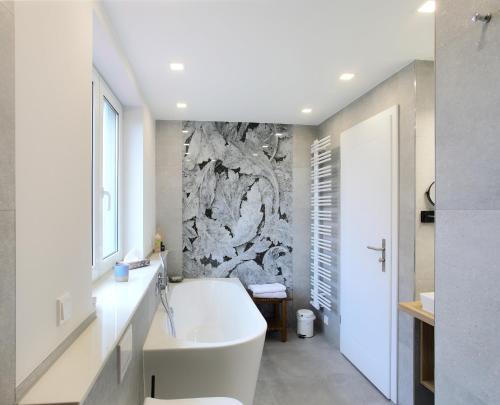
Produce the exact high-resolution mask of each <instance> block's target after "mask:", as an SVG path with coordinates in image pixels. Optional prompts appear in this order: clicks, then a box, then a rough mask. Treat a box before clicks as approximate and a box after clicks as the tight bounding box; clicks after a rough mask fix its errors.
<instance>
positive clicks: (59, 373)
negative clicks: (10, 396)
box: [19, 254, 160, 405]
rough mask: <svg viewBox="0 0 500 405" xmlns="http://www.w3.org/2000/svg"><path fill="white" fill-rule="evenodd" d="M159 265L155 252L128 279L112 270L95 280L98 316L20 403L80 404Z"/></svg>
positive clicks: (31, 404)
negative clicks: (119, 278) (118, 279)
mask: <svg viewBox="0 0 500 405" xmlns="http://www.w3.org/2000/svg"><path fill="white" fill-rule="evenodd" d="M159 268H160V260H159V258H158V254H155V255H153V257H151V265H149V266H148V267H143V268H141V269H137V270H131V271H130V277H129V281H128V282H127V283H117V282H115V281H114V276H113V272H110V274H108V275H105V276H104V277H103V278H102V279H101V280H99V281H97V283H96V285H95V287H94V290H93V294H92V295H93V296H94V297H97V318H96V320H95V321H93V322H92V323H91V324H90V325H89V326H88V327H87V329H85V330H84V331H83V332H82V334H81V335H80V336H79V337H78V338H77V339H76V340H75V341H74V342H73V344H72V345H71V346H70V347H69V348H68V349H67V350H66V351H65V352H64V353H63V354H62V355H61V357H59V358H58V359H57V361H56V362H55V363H54V364H53V365H52V366H51V367H50V368H49V370H48V371H47V372H46V373H45V374H44V375H43V376H42V377H41V378H40V379H39V380H38V381H37V382H36V384H35V385H34V386H33V387H32V388H31V389H30V390H29V391H28V392H27V394H26V395H25V396H24V397H23V398H22V399H21V400H20V401H19V405H35V404H36V405H38V404H80V403H81V402H82V401H83V400H84V399H85V398H86V397H87V395H88V393H89V392H90V390H91V388H92V386H93V385H94V383H95V381H96V379H97V377H98V375H99V373H100V372H101V370H102V368H103V367H104V364H105V363H106V361H107V360H108V358H109V356H110V355H111V353H112V351H113V350H114V349H115V347H116V346H117V344H118V342H119V340H120V338H121V337H122V335H123V333H124V332H125V329H126V328H127V326H128V325H129V323H130V321H131V319H132V316H133V315H134V313H135V311H136V310H137V307H138V306H139V303H140V302H141V300H142V298H143V297H144V294H145V293H146V290H147V288H148V286H149V285H150V284H151V282H152V281H153V279H154V278H155V275H156V273H157V272H158V270H159Z"/></svg>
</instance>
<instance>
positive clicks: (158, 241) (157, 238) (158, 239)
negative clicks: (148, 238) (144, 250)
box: [154, 233, 162, 253]
mask: <svg viewBox="0 0 500 405" xmlns="http://www.w3.org/2000/svg"><path fill="white" fill-rule="evenodd" d="M161 244H162V240H161V235H160V233H157V234H156V236H155V248H154V252H155V253H160V252H161Z"/></svg>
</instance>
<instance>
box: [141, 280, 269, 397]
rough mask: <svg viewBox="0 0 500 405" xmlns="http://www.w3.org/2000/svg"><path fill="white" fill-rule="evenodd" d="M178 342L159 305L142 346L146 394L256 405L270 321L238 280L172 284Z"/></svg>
mask: <svg viewBox="0 0 500 405" xmlns="http://www.w3.org/2000/svg"><path fill="white" fill-rule="evenodd" d="M169 303H170V306H171V307H172V308H173V310H174V320H175V328H176V334H177V337H173V336H171V334H170V330H169V327H168V323H167V315H166V312H165V309H164V308H163V307H162V305H161V304H160V305H159V307H158V310H157V312H156V314H155V316H154V319H153V322H152V324H151V328H150V330H149V333H148V336H147V338H146V342H145V343H144V385H145V394H146V395H151V392H152V391H151V389H152V381H153V380H154V396H155V398H162V399H176V398H196V397H230V398H235V399H238V400H240V401H241V402H243V404H244V405H252V404H253V398H254V394H255V386H256V384H257V377H258V373H259V367H260V360H261V357H262V348H263V346H264V339H265V333H266V328H267V325H266V321H265V320H264V318H263V317H262V315H261V314H260V312H259V310H258V309H257V307H256V306H255V305H254V303H253V301H252V299H251V298H250V296H249V295H248V293H247V292H246V290H245V289H244V287H243V285H242V284H241V283H240V281H239V280H238V279H234V278H232V279H229V278H224V279H188V280H184V281H183V282H182V283H180V284H172V283H171V284H170V286H169Z"/></svg>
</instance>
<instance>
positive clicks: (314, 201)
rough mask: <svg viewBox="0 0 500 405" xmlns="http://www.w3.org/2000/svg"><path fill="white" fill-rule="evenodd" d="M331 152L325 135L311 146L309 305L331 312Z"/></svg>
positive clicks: (328, 138)
mask: <svg viewBox="0 0 500 405" xmlns="http://www.w3.org/2000/svg"><path fill="white" fill-rule="evenodd" d="M331 160H332V152H331V139H330V136H326V137H324V138H322V139H319V140H316V141H314V142H313V143H312V145H311V305H312V306H313V307H314V308H316V309H320V308H325V309H327V310H329V311H331V310H332V288H331V284H332V265H333V263H332V261H333V257H332V164H331Z"/></svg>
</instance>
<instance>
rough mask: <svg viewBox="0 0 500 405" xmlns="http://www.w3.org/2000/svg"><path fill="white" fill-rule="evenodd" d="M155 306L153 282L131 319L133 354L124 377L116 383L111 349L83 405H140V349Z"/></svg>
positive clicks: (156, 303) (141, 359) (114, 354)
mask: <svg viewBox="0 0 500 405" xmlns="http://www.w3.org/2000/svg"><path fill="white" fill-rule="evenodd" d="M157 307H158V299H157V297H156V295H155V280H153V282H152V283H151V285H150V286H149V288H148V290H147V291H146V294H145V296H144V298H143V299H142V301H141V303H140V304H139V307H138V308H137V311H136V313H135V314H134V316H133V317H132V320H131V324H132V339H133V353H132V361H131V363H130V365H129V367H128V370H127V373H126V374H125V378H124V380H123V382H122V383H121V384H119V383H118V358H117V350H114V351H113V353H112V354H111V356H110V357H109V359H108V361H107V362H106V364H105V365H104V368H103V370H102V371H101V373H100V374H99V376H98V377H97V380H96V382H95V384H94V385H93V387H92V389H91V391H90V393H89V395H88V396H87V398H86V399H85V401H84V402H83V405H103V404H106V405H142V404H143V402H144V397H145V396H149V393H145V392H144V380H143V356H142V347H143V345H144V341H145V340H146V336H147V334H148V331H149V327H150V325H151V321H152V320H153V316H154V313H155V311H156V308H157Z"/></svg>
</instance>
